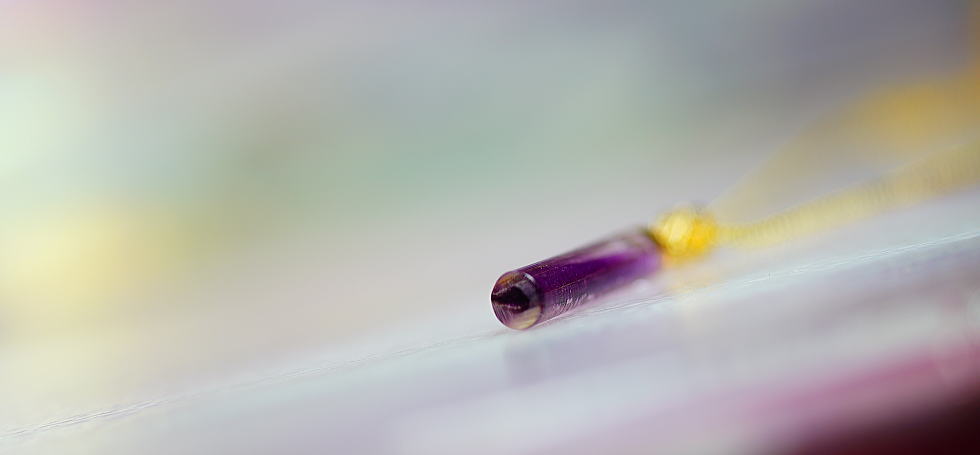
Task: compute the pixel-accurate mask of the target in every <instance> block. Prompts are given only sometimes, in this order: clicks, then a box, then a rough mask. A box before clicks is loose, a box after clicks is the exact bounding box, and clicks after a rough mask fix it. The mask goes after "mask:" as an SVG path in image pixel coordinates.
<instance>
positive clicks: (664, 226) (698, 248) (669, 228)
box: [648, 208, 718, 259]
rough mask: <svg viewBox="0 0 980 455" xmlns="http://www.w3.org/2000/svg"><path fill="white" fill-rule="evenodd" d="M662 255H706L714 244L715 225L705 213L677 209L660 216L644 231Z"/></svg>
mask: <svg viewBox="0 0 980 455" xmlns="http://www.w3.org/2000/svg"><path fill="white" fill-rule="evenodd" d="M648 230H649V232H650V235H651V236H653V239H654V240H656V241H657V243H658V244H659V245H660V247H661V248H663V250H664V253H665V254H666V255H667V256H668V257H670V258H674V259H688V258H694V257H697V256H700V255H703V254H705V253H707V252H708V251H709V250H710V249H711V248H712V247H713V246H714V245H715V243H716V242H717V239H718V225H717V224H716V223H715V220H714V218H712V217H711V216H710V215H708V214H707V213H705V212H703V211H701V210H697V209H693V208H681V209H677V210H674V211H672V212H669V213H667V214H666V215H664V216H662V217H661V218H660V219H659V220H657V221H656V222H654V223H653V224H651V225H650V227H649V228H648Z"/></svg>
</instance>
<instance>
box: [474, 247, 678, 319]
mask: <svg viewBox="0 0 980 455" xmlns="http://www.w3.org/2000/svg"><path fill="white" fill-rule="evenodd" d="M660 259H661V253H660V248H659V247H658V246H657V244H656V243H654V241H653V239H651V238H650V236H649V235H647V233H646V230H644V229H637V230H634V231H629V232H626V233H623V234H620V235H616V236H613V237H610V238H608V239H605V240H602V241H599V242H597V243H594V244H592V245H589V246H586V247H583V248H579V249H577V250H575V251H572V252H570V253H566V254H563V255H561V256H556V257H553V258H551V259H546V260H544V261H541V262H536V263H534V264H531V265H529V266H526V267H522V268H519V269H517V270H512V271H510V272H507V273H505V274H503V275H501V276H500V278H499V279H498V280H497V283H496V284H495V285H494V286H493V291H492V292H491V294H490V301H491V303H492V304H493V312H494V314H496V315H497V319H500V322H503V323H504V325H506V326H507V327H510V328H512V329H526V328H528V327H531V326H533V325H535V324H538V323H541V322H544V321H547V320H548V319H551V318H553V317H555V316H558V315H559V314H562V313H564V312H566V311H568V310H570V309H572V308H575V307H577V306H579V305H581V304H582V303H584V302H587V301H589V300H592V299H594V298H595V297H597V296H599V295H601V294H603V293H605V292H608V291H611V290H613V289H615V288H618V287H620V286H623V285H626V284H629V283H632V282H633V281H635V280H637V279H638V278H642V277H644V276H647V275H649V274H651V273H653V272H654V271H656V270H657V269H658V268H659V267H660Z"/></svg>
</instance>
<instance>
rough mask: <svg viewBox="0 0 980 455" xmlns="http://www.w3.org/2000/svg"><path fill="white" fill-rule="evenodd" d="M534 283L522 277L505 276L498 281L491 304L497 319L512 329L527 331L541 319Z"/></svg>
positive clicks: (492, 294)
mask: <svg viewBox="0 0 980 455" xmlns="http://www.w3.org/2000/svg"><path fill="white" fill-rule="evenodd" d="M538 300H539V299H538V296H537V292H535V290H534V283H532V282H531V281H530V280H529V279H528V278H527V277H524V276H521V275H504V276H502V277H500V279H499V280H497V285H496V286H494V289H493V292H492V293H491V295H490V302H491V303H492V304H493V312H494V314H496V315H497V319H500V322H502V323H504V325H506V326H507V327H510V328H512V329H526V328H528V327H530V326H532V325H534V323H535V322H538V319H539V318H540V317H541V303H540V302H539V301H538Z"/></svg>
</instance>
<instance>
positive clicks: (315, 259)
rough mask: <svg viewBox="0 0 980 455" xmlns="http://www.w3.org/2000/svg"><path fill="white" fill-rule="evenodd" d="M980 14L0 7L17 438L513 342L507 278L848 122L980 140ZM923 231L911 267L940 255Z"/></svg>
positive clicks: (701, 197) (0, 387)
mask: <svg viewBox="0 0 980 455" xmlns="http://www.w3.org/2000/svg"><path fill="white" fill-rule="evenodd" d="M978 17H980V16H978V7H977V3H976V2H975V1H971V0H948V1H947V0H880V1H879V0H871V1H864V2H850V1H843V0H831V1H822V2H803V1H771V0H749V1H741V2H726V1H708V2H697V3H691V2H684V1H669V0H668V1H656V2H633V1H618V0H617V1H602V2H599V1H561V2H559V1H543V2H519V1H498V2H473V1H463V2H448V1H439V0H432V1H424V0H422V1H416V0H413V1H401V2H394V1H350V2H347V1H334V2H309V1H305V0H285V1H280V2H263V1H258V0H249V1H237V2H232V1H226V0H203V1H201V0H198V1H170V2H138V1H131V2H128V1H99V0H96V1H89V2H77V1H67V0H38V1H18V0H13V1H10V0H7V1H3V2H0V434H3V438H4V441H5V442H6V443H9V444H11V445H13V446H14V447H20V444H21V443H22V442H23V441H24V440H27V439H30V440H32V441H36V440H37V439H43V438H45V437H47V434H48V432H49V428H53V429H54V430H55V431H52V432H51V433H56V432H57V431H60V430H58V429H59V428H61V427H64V426H73V425H75V423H72V422H74V421H73V420H72V419H74V418H76V417H77V416H81V420H82V421H88V420H91V419H93V418H94V419H96V420H98V418H95V417H91V416H97V415H99V414H100V413H101V412H105V411H106V410H110V411H111V410H123V412H124V413H128V412H130V411H134V412H135V410H136V409H142V408H143V407H148V406H153V404H152V403H155V401H156V400H168V399H169V398H166V397H174V396H185V395H186V394H191V395H194V396H196V394H197V393H200V391H201V390H204V389H208V388H209V387H212V385H214V387H220V385H221V384H233V383H239V382H241V381H246V382H247V381H248V380H250V379H249V378H263V377H267V376H269V373H268V372H270V371H287V372H288V371H293V370H295V369H296V368H303V367H305V366H309V365H323V364H324V362H328V361H349V360H356V359H361V358H364V357H365V356H371V355H377V354H379V353H382V352H398V351H400V350H404V349H408V348H411V347H414V346H418V345H419V343H423V344H424V343H429V342H437V341H439V340H441V339H449V338H453V337H467V336H473V335H475V334H482V335H485V334H494V335H492V336H491V339H496V338H494V337H497V338H499V337H506V336H511V334H509V333H507V332H505V331H504V330H503V329H502V328H500V326H499V323H498V322H497V321H496V320H495V319H494V318H493V315H492V312H491V311H490V307H489V302H488V297H487V296H488V294H489V289H490V287H491V285H492V284H493V281H494V280H495V279H496V277H497V276H499V274H500V273H501V272H503V271H505V270H509V269H512V268H515V267H517V266H521V265H524V264H527V263H530V262H533V261H535V260H538V259H541V258H543V257H547V256H550V255H552V254H555V253H558V252H561V251H564V250H567V249H568V248H570V247H574V246H577V245H579V244H581V243H582V242H583V241H588V240H590V239H593V238H596V237H599V236H602V235H604V234H608V233H610V232H613V231H616V230H619V229H621V228H623V227H625V226H630V225H633V224H637V223H644V222H647V221H648V220H650V219H651V218H652V217H654V216H656V214H657V213H658V212H660V211H662V210H664V209H667V208H670V207H672V206H673V205H675V204H678V203H682V202H688V201H696V202H697V201H700V202H707V201H711V200H714V199H715V198H717V197H719V196H720V195H722V194H725V193H726V191H728V190H729V189H730V188H732V187H733V186H734V185H736V183H737V182H739V180H740V179H741V178H742V177H743V176H744V175H746V173H748V172H750V171H751V170H753V169H755V168H757V167H758V166H759V165H760V164H761V163H764V162H765V161H766V159H767V157H769V156H771V155H773V154H775V153H777V152H778V150H780V148H783V147H784V146H785V145H786V144H788V143H791V142H792V141H794V140H795V139H796V138H798V137H800V136H801V134H804V133H806V132H807V131H811V130H812V125H814V124H815V123H820V122H821V121H823V120H825V119H827V118H828V116H831V115H833V113H838V112H841V111H844V112H847V113H849V114H848V115H854V116H860V115H863V114H868V113H870V114H868V115H871V116H872V117H874V118H875V119H877V120H878V122H877V123H875V122H870V123H869V124H870V126H868V127H867V128H866V129H862V130H861V131H865V132H866V131H871V132H873V133H874V134H877V135H876V136H874V137H871V138H868V137H863V138H862V140H864V141H865V142H864V143H874V144H875V147H877V148H879V149H889V150H892V149H893V150H895V151H898V152H902V151H907V150H911V149H915V150H926V149H930V148H935V147H936V146H937V144H946V143H953V142H955V141H956V140H959V139H960V138H962V137H965V136H964V135H966V134H968V133H975V132H976V124H975V122H976V120H977V118H980V115H977V113H978V112H980V85H978V83H977V81H980V72H978V71H977V68H980V60H978V56H980V52H978V46H980V41H978V40H977V36H978V34H980V19H978ZM909 87H911V89H910V88H909ZM875 96H877V97H878V98H874V97H875ZM869 97H871V99H872V100H871V101H867V100H868V99H869ZM862 100H864V101H862ZM862 103H864V104H862ZM889 103H891V104H889ZM855 106H856V107H855ZM848 109H850V110H848ZM872 114H874V115H872ZM878 114H880V115H878ZM890 114H894V115H890ZM835 118H836V117H835ZM872 123H873V124H872ZM813 153H827V154H828V155H827V160H837V159H842V160H843V159H845V158H847V156H849V155H847V156H845V155H846V154H840V155H839V156H835V155H833V152H831V151H814V152H813ZM813 156H817V155H813ZM818 161H819V160H818ZM884 162H885V163H889V164H893V163H894V161H890V160H885V161H884ZM845 163H847V164H846V165H843V166H840V168H841V169H844V170H845V172H844V173H845V174H846V173H847V172H849V171H852V170H853V169H854V167H852V166H850V164H853V161H846V162H845ZM872 167H873V166H872ZM861 169H864V170H867V169H866V168H861ZM792 190H793V189H792V188H791V189H788V190H786V191H790V192H791V191H792ZM766 191H770V192H774V190H771V189H770V190H766ZM777 192H782V190H780V191H777ZM969 206H970V204H969V203H967V205H966V207H969ZM773 207H774V206H772V205H764V204H763V205H762V206H760V207H757V209H758V210H761V211H766V210H772V209H773ZM973 210H975V208H974V209H973ZM956 212H958V213H960V214H961V215H963V216H972V213H971V210H970V209H965V210H964V209H958V210H956ZM920 220H921V219H920ZM976 221H977V220H976V218H975V217H973V218H967V219H966V220H965V221H964V219H958V220H954V221H951V222H950V223H952V224H948V225H946V227H945V228H943V229H946V230H945V231H943V232H944V233H947V234H950V233H954V234H955V233H957V232H962V231H963V228H977V227H978V226H977V225H976V224H974V223H976ZM934 224H935V223H933V224H929V223H925V225H927V226H926V227H929V226H933V225H934ZM908 226H909V227H908V228H907V229H905V230H904V231H903V230H899V232H897V233H893V234H894V235H898V236H899V237H897V238H898V239H899V240H896V242H897V241H905V240H908V241H911V240H916V239H918V238H920V237H916V236H920V235H921V231H917V230H916V229H917V227H919V228H921V227H922V226H923V224H922V223H920V224H916V223H914V222H913V223H911V224H909V225H908ZM940 230H942V229H940ZM903 234H904V235H906V236H905V237H901V235H903ZM930 235H933V234H930ZM872 237H873V236H872ZM968 264H970V265H969V266H968V267H967V270H969V269H970V267H972V264H974V263H971V262H968ZM722 275H723V274H722ZM974 278H975V276H972V275H971V276H969V277H967V278H965V279H966V281H972V280H974ZM652 286H654V288H658V287H662V286H663V283H659V282H654V283H653V284H652ZM648 294H649V292H648ZM555 330H557V329H555ZM488 355H490V354H488ZM491 356H492V355H491ZM393 368H394V367H393ZM483 368H484V371H485V372H488V373H489V374H491V375H492V374H493V372H494V371H495V369H494V368H495V367H494V366H493V364H492V363H491V364H489V365H488V364H483ZM384 377H386V378H389V379H390V380H393V381H394V380H398V378H400V377H405V376H403V375H402V373H399V370H397V368H396V369H395V370H394V371H393V372H388V373H385V376H384ZM411 377H414V378H416V379H415V380H417V381H422V382H425V381H428V380H431V379H432V378H428V377H427V376H425V375H421V373H418V374H416V376H411ZM426 378H428V379H426ZM436 382H438V380H436ZM216 384H217V385H216ZM445 386H446V387H447V388H450V389H452V388H454V387H456V388H457V390H461V389H459V388H458V386H454V385H453V383H452V382H451V381H450V382H447V383H446V384H445ZM328 388H329V387H328ZM378 399H379V400H382V401H383V400H384V398H383V397H382V398H378ZM147 403H150V404H147ZM378 406H381V405H378ZM219 408H220V406H219ZM382 408H383V406H382ZM222 409H225V412H227V413H228V415H235V414H236V413H235V411H234V410H233V409H231V410H228V408H222ZM345 409H346V408H345ZM324 412H326V411H324ZM337 412H340V411H337ZM86 416H88V417H86ZM365 419H367V418H365ZM179 420H180V417H173V418H167V419H164V421H167V422H172V421H179ZM369 421H371V420H370V419H367V420H365V421H364V422H369ZM76 423H77V422H76ZM362 423H363V422H362ZM273 433H274V431H273ZM176 434H181V433H176ZM140 438H142V436H141V437H134V439H133V441H142V440H143V439H140ZM178 439H179V438H178ZM307 442H310V444H312V445H311V446H310V447H313V446H315V444H314V441H313V440H310V441H307ZM321 442H322V441H321ZM90 444H93V445H90V446H84V445H83V446H73V447H89V448H93V447H94V448H96V449H98V448H104V447H105V446H101V445H98V444H100V443H93V442H90ZM134 444H135V443H134ZM25 447H27V448H28V449H29V448H30V446H26V445H25ZM132 447H138V445H134V446H132ZM132 447H130V448H132ZM419 447H428V446H426V445H425V444H422V445H421V446H419ZM535 447H537V446H535ZM62 448H64V447H62ZM185 448H187V447H185ZM212 448H214V447H213V446H212ZM47 449H48V448H46V447H45V446H43V445H42V446H40V448H39V449H37V450H38V451H41V452H43V451H45V450H47ZM196 449H200V448H199V447H197V448H196ZM375 449H378V448H377V447H375ZM389 449H390V447H389ZM79 450H81V449H79ZM93 450H94V449H93ZM97 451H99V452H102V453H106V452H105V451H102V450H97ZM192 451H194V450H192ZM518 451H519V450H518ZM62 453H63V452H62ZM144 453H145V452H144ZM693 453H700V452H698V451H695V452H693ZM722 453H724V451H722Z"/></svg>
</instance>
